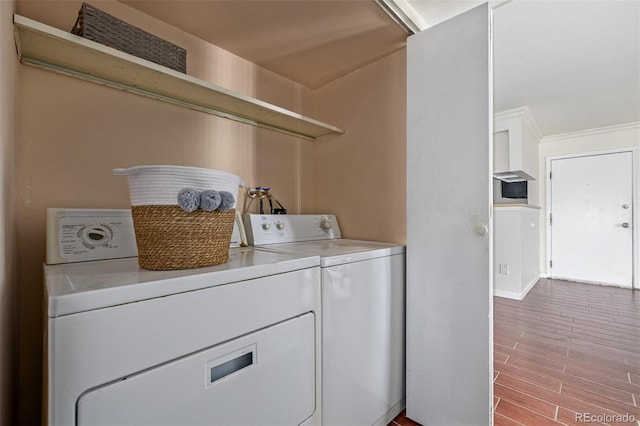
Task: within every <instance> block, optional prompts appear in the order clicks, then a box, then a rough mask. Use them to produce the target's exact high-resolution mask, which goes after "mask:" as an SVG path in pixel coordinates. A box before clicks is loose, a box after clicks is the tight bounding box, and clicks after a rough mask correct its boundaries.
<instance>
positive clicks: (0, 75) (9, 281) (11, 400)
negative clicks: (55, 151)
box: [0, 0, 18, 425]
mask: <svg viewBox="0 0 640 426" xmlns="http://www.w3.org/2000/svg"><path fill="white" fill-rule="evenodd" d="M14 7H15V2H14V1H12V0H11V1H0V188H1V190H2V192H0V194H2V197H1V198H0V223H1V224H2V225H1V226H2V227H1V228H0V425H10V424H13V423H14V421H13V412H14V405H15V401H16V398H15V390H14V385H15V376H16V374H15V362H16V361H15V360H16V353H17V351H16V345H15V340H16V336H17V335H18V333H17V318H16V307H15V305H16V303H15V298H16V292H17V288H18V287H17V272H16V238H17V237H16V215H15V209H16V202H15V199H16V198H15V190H14V180H15V142H14V141H15V135H14V100H15V86H16V83H17V78H18V60H17V58H16V52H15V45H14V43H13V31H12V26H11V20H12V19H13V11H14Z"/></svg>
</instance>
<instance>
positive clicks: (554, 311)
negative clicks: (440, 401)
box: [493, 279, 640, 426]
mask: <svg viewBox="0 0 640 426" xmlns="http://www.w3.org/2000/svg"><path fill="white" fill-rule="evenodd" d="M493 327H494V340H493V341H494V377H495V380H494V402H495V404H496V405H495V415H494V422H495V424H496V425H498V426H499V425H513V424H523V425H547V424H555V425H557V424H565V425H579V424H585V423H589V424H610V425H619V424H627V425H629V424H631V425H636V426H637V425H640V408H639V407H640V292H638V291H633V290H629V289H622V288H617V287H606V286H598V285H591V284H581V283H575V282H568V281H558V280H548V279H541V280H540V281H538V283H537V284H536V285H535V286H534V287H533V289H532V290H531V291H530V292H529V294H528V295H527V296H526V297H525V298H524V299H523V300H522V301H515V300H509V299H502V298H499V297H494V321H493Z"/></svg>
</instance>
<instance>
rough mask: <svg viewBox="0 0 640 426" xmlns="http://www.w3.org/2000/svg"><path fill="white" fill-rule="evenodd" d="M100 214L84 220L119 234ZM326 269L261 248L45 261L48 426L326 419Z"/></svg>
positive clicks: (273, 422)
mask: <svg viewBox="0 0 640 426" xmlns="http://www.w3.org/2000/svg"><path fill="white" fill-rule="evenodd" d="M101 214H102V216H101V219H100V221H97V222H95V223H93V222H91V220H90V219H86V218H85V219H82V220H84V221H85V222H86V223H88V224H89V225H90V226H93V225H99V226H102V228H101V229H107V228H109V229H111V228H110V227H112V224H111V222H109V220H108V219H109V218H108V217H107V218H106V219H105V215H106V216H109V212H108V211H102V212H101ZM63 216H64V215H63ZM85 216H86V215H85ZM89 216H91V215H89ZM94 216H96V217H97V216H99V215H94ZM118 220H120V219H118ZM115 222H117V220H116V221H115ZM115 222H113V223H115ZM118 223H120V222H118ZM65 226H71V225H69V224H68V223H67V224H66V225H65ZM78 230H79V228H78ZM118 232H120V231H118ZM73 234H74V235H79V236H82V235H83V232H74V233H73ZM69 235H70V233H67V234H66V236H67V237H68V236H69ZM95 238H98V237H95ZM65 244H66V245H67V247H69V243H68V241H67V242H66V243H65ZM116 245H117V244H114V245H113V247H115V246H116ZM54 246H55V245H54ZM105 247H106V245H105ZM108 250H109V251H110V256H111V257H114V254H113V251H114V250H111V249H108ZM80 251H82V250H80ZM318 265H319V259H318V257H317V256H308V255H286V254H280V253H273V252H265V251H258V250H253V249H251V248H236V249H231V253H230V260H229V262H227V263H225V264H223V265H218V266H213V267H208V268H201V269H193V270H183V271H147V270H143V269H140V268H139V267H138V264H137V259H136V258H128V259H113V260H102V261H89V262H81V263H64V264H59V265H45V267H44V278H45V285H46V302H47V307H46V310H47V314H48V318H47V321H46V331H47V336H46V340H47V348H48V356H47V365H46V376H45V378H46V381H47V383H46V389H47V398H46V403H47V422H48V424H50V425H98V424H103V425H132V424H136V425H160V424H165V425H177V424H180V425H203V424H207V425H259V424H269V425H285V424H287V425H295V424H305V425H311V424H315V425H319V424H320V402H321V401H320V389H321V388H320V386H321V384H320V351H319V349H318V348H319V347H320V331H319V330H320V324H321V323H320V270H319V267H318Z"/></svg>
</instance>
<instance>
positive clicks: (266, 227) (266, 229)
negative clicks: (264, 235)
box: [262, 223, 271, 231]
mask: <svg viewBox="0 0 640 426" xmlns="http://www.w3.org/2000/svg"><path fill="white" fill-rule="evenodd" d="M262 229H264V230H265V231H268V230H269V229H271V224H270V223H263V224H262Z"/></svg>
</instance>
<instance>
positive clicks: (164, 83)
mask: <svg viewBox="0 0 640 426" xmlns="http://www.w3.org/2000/svg"><path fill="white" fill-rule="evenodd" d="M13 22H14V27H15V39H16V46H17V49H18V56H19V58H20V61H21V62H22V63H23V64H26V65H32V66H35V67H39V68H43V69H46V70H49V71H53V72H58V73H62V74H66V75H70V76H72V77H76V78H80V79H83V80H88V81H91V82H94V83H98V84H103V85H106V86H110V87H115V88H117V89H121V90H125V91H127V92H132V93H137V94H139V95H143V96H148V97H151V98H154V99H159V100H161V101H164V102H169V103H172V104H176V105H180V106H183V107H186V108H191V109H194V110H197V111H201V112H205V113H208V114H213V115H217V116H220V117H225V118H229V119H231V120H236V121H240V122H242V123H246V124H250V125H253V126H258V127H264V128H268V129H271V130H275V131H279V132H282V133H286V134H290V135H294V136H299V137H303V138H305V139H312V140H313V139H315V138H318V137H320V136H324V135H328V134H340V133H344V130H342V129H340V128H338V127H335V126H331V125H329V124H325V123H322V122H320V121H317V120H314V119H312V118H308V117H305V116H303V115H300V114H298V113H295V112H292V111H288V110H286V109H284V108H280V107H278V106H276V105H272V104H269V103H267V102H263V101H260V100H257V99H254V98H251V97H249V96H245V95H242V94H239V93H236V92H233V91H231V90H227V89H225V88H222V87H219V86H216V85H213V84H210V83H208V82H206V81H203V80H199V79H197V78H194V77H191V76H189V75H186V74H183V73H180V72H178V71H174V70H172V69H169V68H166V67H163V66H161V65H157V64H155V63H153V62H149V61H146V60H144V59H140V58H138V57H135V56H133V55H129V54H127V53H124V52H121V51H119V50H116V49H113V48H110V47H107V46H103V45H101V44H99V43H95V42H93V41H91V40H87V39H84V38H82V37H79V36H76V35H74V34H70V33H67V32H64V31H62V30H59V29H57V28H53V27H50V26H48V25H45V24H42V23H40V22H37V21H34V20H32V19H29V18H25V17H24V16H20V15H14V17H13Z"/></svg>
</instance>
